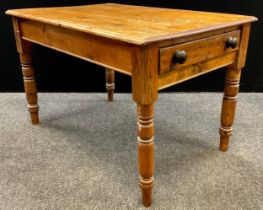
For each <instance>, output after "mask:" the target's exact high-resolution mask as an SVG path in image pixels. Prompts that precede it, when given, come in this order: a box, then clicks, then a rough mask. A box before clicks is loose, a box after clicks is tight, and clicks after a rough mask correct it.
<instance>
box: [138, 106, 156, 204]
mask: <svg viewBox="0 0 263 210" xmlns="http://www.w3.org/2000/svg"><path fill="white" fill-rule="evenodd" d="M137 113H138V123H137V127H138V166H139V181H140V187H141V191H142V200H143V204H144V206H150V205H151V201H152V189H153V181H154V177H153V173H154V144H153V140H154V125H153V104H151V105H140V104H138V105H137Z"/></svg>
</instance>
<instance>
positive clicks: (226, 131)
mask: <svg viewBox="0 0 263 210" xmlns="http://www.w3.org/2000/svg"><path fill="white" fill-rule="evenodd" d="M240 73H241V69H238V68H233V67H229V68H228V69H227V72H226V79H225V89H224V98H223V104H222V112H221V127H220V129H219V133H220V150H221V151H223V152H225V151H227V148H228V142H229V138H230V136H231V134H232V125H233V122H234V117H235V112H236V102H237V94H238V91H239V80H240Z"/></svg>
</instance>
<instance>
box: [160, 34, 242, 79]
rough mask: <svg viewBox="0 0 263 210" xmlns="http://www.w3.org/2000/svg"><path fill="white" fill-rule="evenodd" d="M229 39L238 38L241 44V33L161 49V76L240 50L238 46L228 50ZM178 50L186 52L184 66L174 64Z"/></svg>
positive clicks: (221, 35)
mask: <svg viewBox="0 0 263 210" xmlns="http://www.w3.org/2000/svg"><path fill="white" fill-rule="evenodd" d="M229 37H235V38H237V40H238V44H239V38H240V31H239V30H237V31H232V32H228V33H225V34H220V35H217V36H212V37H209V38H204V39H200V40H196V41H192V42H187V43H184V44H179V45H175V46H170V47H165V48H161V49H160V64H159V65H160V67H159V71H160V74H162V73H165V72H168V71H170V70H172V69H176V68H181V67H183V66H188V65H191V64H194V63H199V62H203V61H206V60H209V59H211V58H215V57H218V56H221V55H224V54H226V53H229V52H232V51H236V50H238V46H237V47H236V48H234V49H232V48H226V42H227V39H228V38H229ZM177 50H184V51H185V52H186V56H187V58H186V61H185V62H184V63H183V64H179V63H174V62H173V59H172V57H173V55H174V53H175V52H176V51H177Z"/></svg>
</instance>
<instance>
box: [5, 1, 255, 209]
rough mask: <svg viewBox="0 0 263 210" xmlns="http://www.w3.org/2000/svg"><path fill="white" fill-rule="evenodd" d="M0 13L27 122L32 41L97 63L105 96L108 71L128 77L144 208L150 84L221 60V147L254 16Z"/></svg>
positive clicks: (150, 158) (152, 11) (110, 83)
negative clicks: (10, 31)
mask: <svg viewBox="0 0 263 210" xmlns="http://www.w3.org/2000/svg"><path fill="white" fill-rule="evenodd" d="M6 13H7V14H8V15H11V16H12V18H13V28H14V33H15V40H16V45H17V51H18V53H19V55H20V60H21V65H22V71H23V79H24V87H25V92H26V97H27V101H28V111H29V112H30V115H31V120H32V123H33V124H38V123H39V118H38V109H39V107H38V104H37V89H36V82H35V76H34V71H33V68H32V65H31V63H32V61H31V55H30V52H31V45H32V43H35V44H39V45H43V46H46V47H48V48H52V49H54V50H58V51H60V52H63V53H67V54H69V55H72V56H75V57H78V58H81V59H83V60H86V61H88V62H92V63H95V64H98V65H101V66H103V67H105V68H106V89H107V92H108V100H109V101H111V100H112V99H113V91H114V72H115V71H117V72H120V73H124V74H127V75H130V76H131V80H132V98H133V100H134V101H135V102H136V103H137V125H138V126H137V127H138V138H137V141H138V168H139V183H140V187H141V191H142V200H143V204H144V205H145V206H150V205H151V200H152V189H153V182H154V175H153V174H154V123H153V117H154V103H155V101H156V100H157V96H158V90H161V89H164V88H166V87H169V86H171V85H175V84H178V83H180V82H183V81H186V80H189V79H191V78H193V77H196V76H199V75H202V74H205V73H208V72H210V71H214V70H216V69H218V68H221V67H224V66H227V72H226V78H225V88H224V97H223V104H222V114H221V126H220V129H219V133H220V150H221V151H226V150H227V147H228V141H229V137H230V135H231V134H232V124H233V120H234V115H235V108H236V98H237V93H238V89H239V80H240V74H241V69H242V67H244V64H245V60H246V54H247V47H248V41H249V33H250V25H251V23H252V22H253V21H256V20H257V19H256V18H255V17H251V16H243V15H232V14H223V13H208V12H198V11H187V10H177V9H161V8H151V7H141V6H130V5H121V4H112V3H107V4H95V5H87V6H75V7H56V8H54V7H53V8H34V9H15V10H8V11H7V12H6ZM175 126H176V125H175Z"/></svg>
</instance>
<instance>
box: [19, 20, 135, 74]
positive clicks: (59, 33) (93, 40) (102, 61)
mask: <svg viewBox="0 0 263 210" xmlns="http://www.w3.org/2000/svg"><path fill="white" fill-rule="evenodd" d="M19 27H20V33H21V34H22V39H25V40H27V41H30V42H33V43H36V44H39V45H43V46H46V47H48V48H51V49H55V50H57V51H60V52H63V53H66V54H69V55H72V56H74V57H78V58H80V59H83V60H87V61H89V62H91V63H95V64H98V65H101V66H104V67H107V68H111V69H114V70H116V71H119V72H121V73H124V74H128V75H131V72H132V62H133V61H132V59H133V57H132V56H133V54H134V48H135V46H133V45H132V44H129V43H124V42H120V41H117V40H112V39H109V38H104V37H98V36H95V35H92V34H87V33H84V32H80V31H75V30H72V29H67V28H63V27H61V26H59V25H58V26H56V25H50V24H47V23H41V22H37V21H32V20H23V19H22V20H20V25H19Z"/></svg>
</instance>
